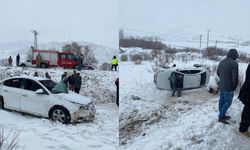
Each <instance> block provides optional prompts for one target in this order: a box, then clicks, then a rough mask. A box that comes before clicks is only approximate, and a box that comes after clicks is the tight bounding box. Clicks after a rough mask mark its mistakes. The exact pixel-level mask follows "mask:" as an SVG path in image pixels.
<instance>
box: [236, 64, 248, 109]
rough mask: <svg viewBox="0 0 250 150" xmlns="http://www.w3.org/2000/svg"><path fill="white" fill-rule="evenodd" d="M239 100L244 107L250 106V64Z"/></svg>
mask: <svg viewBox="0 0 250 150" xmlns="http://www.w3.org/2000/svg"><path fill="white" fill-rule="evenodd" d="M238 98H239V99H240V101H241V102H242V103H243V104H244V105H248V106H250V64H248V67H247V71H246V79H245V82H244V83H243V85H242V87H241V89H240V93H239V96H238Z"/></svg>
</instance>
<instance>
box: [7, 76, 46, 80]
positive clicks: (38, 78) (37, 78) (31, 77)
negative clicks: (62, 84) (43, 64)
mask: <svg viewBox="0 0 250 150" xmlns="http://www.w3.org/2000/svg"><path fill="white" fill-rule="evenodd" d="M13 78H25V79H31V80H36V81H40V80H49V79H47V78H43V77H35V76H27V75H21V76H13V77H10V78H6V79H4V80H7V79H13Z"/></svg>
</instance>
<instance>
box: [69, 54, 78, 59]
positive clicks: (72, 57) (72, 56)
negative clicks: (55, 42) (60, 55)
mask: <svg viewBox="0 0 250 150" xmlns="http://www.w3.org/2000/svg"><path fill="white" fill-rule="evenodd" d="M67 59H69V60H76V57H75V56H74V55H73V54H67Z"/></svg>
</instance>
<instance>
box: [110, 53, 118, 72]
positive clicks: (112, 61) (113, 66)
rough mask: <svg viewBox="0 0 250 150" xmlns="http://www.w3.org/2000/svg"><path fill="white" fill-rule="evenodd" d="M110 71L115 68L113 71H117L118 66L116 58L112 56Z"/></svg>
mask: <svg viewBox="0 0 250 150" xmlns="http://www.w3.org/2000/svg"><path fill="white" fill-rule="evenodd" d="M111 65H112V66H111V71H113V68H115V71H117V66H118V59H117V58H116V56H114V57H113V58H112V60H111Z"/></svg>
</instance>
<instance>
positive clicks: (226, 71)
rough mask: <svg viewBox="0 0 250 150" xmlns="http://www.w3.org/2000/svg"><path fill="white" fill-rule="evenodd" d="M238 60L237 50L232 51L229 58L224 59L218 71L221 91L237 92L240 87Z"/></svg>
mask: <svg viewBox="0 0 250 150" xmlns="http://www.w3.org/2000/svg"><path fill="white" fill-rule="evenodd" d="M237 58H238V52H237V50H236V49H230V50H229V52H228V54H227V58H225V59H223V60H222V61H221V62H220V64H219V66H218V69H217V75H218V77H219V78H220V81H219V89H220V90H225V91H235V89H236V87H237V85H238V76H239V75H238V63H237V62H236V61H235V60H236V59H237Z"/></svg>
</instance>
